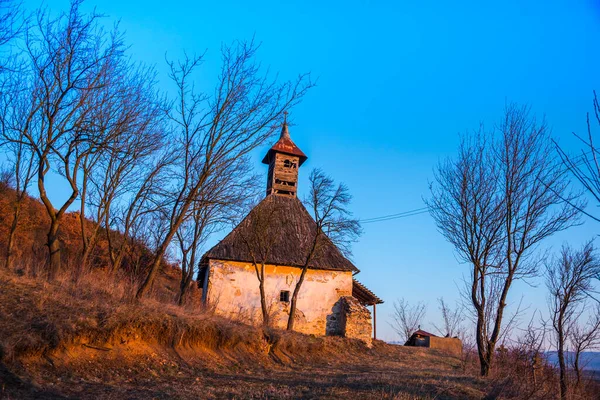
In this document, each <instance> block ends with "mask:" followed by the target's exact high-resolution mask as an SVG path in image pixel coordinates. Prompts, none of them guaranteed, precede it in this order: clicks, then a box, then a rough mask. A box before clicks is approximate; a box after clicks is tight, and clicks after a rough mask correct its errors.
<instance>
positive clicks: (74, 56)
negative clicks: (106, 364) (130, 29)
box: [5, 0, 130, 279]
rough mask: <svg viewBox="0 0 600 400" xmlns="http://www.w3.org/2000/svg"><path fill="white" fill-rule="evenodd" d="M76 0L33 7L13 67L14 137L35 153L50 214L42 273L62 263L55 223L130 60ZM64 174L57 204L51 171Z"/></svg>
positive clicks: (116, 38) (100, 145) (96, 144)
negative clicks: (54, 9) (56, 7)
mask: <svg viewBox="0 0 600 400" xmlns="http://www.w3.org/2000/svg"><path fill="white" fill-rule="evenodd" d="M80 5H81V1H78V0H75V1H73V2H72V3H71V8H70V10H69V11H68V12H67V13H62V14H60V15H59V16H58V17H56V18H52V17H50V16H49V15H48V14H47V13H46V12H45V11H39V12H38V13H37V15H36V16H35V23H34V24H33V26H32V27H31V28H30V29H29V30H27V32H26V35H25V40H24V43H25V55H24V57H25V58H26V60H27V63H28V65H29V68H28V69H26V70H24V71H19V76H18V79H19V81H20V82H21V86H20V88H19V90H18V92H17V93H18V95H19V96H23V99H24V100H23V103H24V104H27V105H28V108H27V110H26V111H25V112H24V114H23V117H22V118H21V121H22V125H21V126H20V127H18V128H17V129H16V131H18V132H20V133H21V134H22V138H21V137H15V136H10V137H7V138H5V139H7V140H8V141H9V142H13V143H23V144H24V145H26V146H27V147H28V148H29V149H30V151H31V152H33V153H34V157H35V170H36V176H37V189H38V192H39V196H40V199H41V200H42V203H43V204H44V206H45V208H46V211H47V213H48V216H49V219H50V226H49V231H48V240H47V246H48V250H49V263H48V278H49V279H53V278H54V277H55V275H56V273H57V271H59V270H60V266H61V257H60V248H61V246H60V243H59V236H58V231H59V227H60V224H61V221H62V219H63V216H64V214H65V212H66V211H67V209H68V208H69V207H70V206H71V205H72V204H73V202H74V201H75V200H76V198H77V196H78V195H79V190H80V188H79V185H80V173H81V167H82V163H83V160H84V159H85V158H86V157H88V156H89V155H91V154H96V153H98V152H101V151H104V150H105V148H106V146H107V145H108V144H109V143H110V140H109V138H108V137H107V134H109V133H110V130H108V131H107V130H106V129H103V128H105V127H103V126H98V125H97V122H98V121H99V116H100V114H101V113H102V112H104V111H105V110H106V109H111V108H112V107H111V105H113V104H114V102H115V101H117V102H118V99H121V98H122V97H123V96H124V95H126V93H122V87H120V86H119V85H117V83H118V82H120V80H121V78H122V77H123V76H124V74H125V72H126V71H127V70H128V69H129V67H130V64H129V63H128V61H127V59H126V58H125V57H124V46H123V43H122V38H121V36H120V35H119V34H118V32H116V31H115V32H110V33H108V32H106V31H104V30H103V29H102V28H101V27H100V24H99V20H98V19H99V17H100V16H99V15H98V14H95V13H92V14H90V15H85V14H83V13H81V11H80V9H79V7H80ZM51 173H54V174H58V176H61V177H62V178H64V179H65V181H66V183H67V185H68V187H69V191H68V193H67V196H66V197H67V198H66V200H65V201H64V202H60V203H59V204H55V203H54V202H53V201H52V200H51V199H50V197H49V196H48V193H47V187H46V180H47V178H48V176H49V174H51Z"/></svg>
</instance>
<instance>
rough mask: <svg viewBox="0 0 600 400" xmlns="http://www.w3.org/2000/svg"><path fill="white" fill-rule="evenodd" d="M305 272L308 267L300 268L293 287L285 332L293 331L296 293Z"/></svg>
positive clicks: (296, 300)
mask: <svg viewBox="0 0 600 400" xmlns="http://www.w3.org/2000/svg"><path fill="white" fill-rule="evenodd" d="M306 271H308V265H306V266H305V267H304V268H302V273H301V274H300V279H298V282H297V283H296V286H295V287H294V293H293V294H292V300H291V302H290V316H289V318H288V323H287V330H288V331H293V330H294V321H295V319H296V308H297V302H298V293H300V288H301V287H302V283H303V282H304V277H305V276H306Z"/></svg>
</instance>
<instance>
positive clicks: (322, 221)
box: [287, 169, 361, 331]
mask: <svg viewBox="0 0 600 400" xmlns="http://www.w3.org/2000/svg"><path fill="white" fill-rule="evenodd" d="M309 181H310V193H309V195H308V197H307V199H306V203H307V206H308V209H309V210H310V211H311V212H312V214H313V218H314V220H315V223H316V225H315V227H314V230H313V231H312V237H310V238H308V243H310V245H309V251H308V253H307V254H306V259H305V262H304V265H303V266H302V272H301V273H300V277H299V278H298V281H297V282H296V285H295V286H294V291H293V292H292V298H291V301H290V314H289V317H288V323H287V329H288V330H290V331H291V330H293V329H294V320H295V317H296V309H297V301H298V293H299V292H300V288H301V287H302V283H303V282H304V278H305V276H306V272H307V271H308V268H309V267H310V266H311V265H313V263H314V262H315V261H317V260H318V259H319V258H320V257H322V250H323V247H324V245H326V244H327V243H329V242H331V243H333V244H334V245H335V246H337V247H338V248H339V249H340V250H341V251H342V253H344V254H345V255H347V256H349V255H350V254H351V249H350V245H351V244H352V243H353V242H355V241H356V239H357V238H358V236H359V235H360V234H361V227H360V223H359V222H358V220H357V219H355V218H353V217H352V214H351V213H350V211H349V210H348V205H349V204H350V201H351V200H352V196H351V195H350V193H349V191H348V188H347V187H346V186H345V185H344V184H339V185H338V186H335V184H334V182H333V180H332V179H331V178H330V177H328V176H327V175H325V174H324V173H323V171H321V170H320V169H314V170H313V171H311V173H310V176H309Z"/></svg>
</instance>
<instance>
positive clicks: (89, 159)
mask: <svg viewBox="0 0 600 400" xmlns="http://www.w3.org/2000/svg"><path fill="white" fill-rule="evenodd" d="M155 83H156V82H155V79H154V71H153V70H151V69H147V68H132V69H131V70H129V71H125V75H124V76H122V77H120V79H118V82H117V83H116V84H115V85H114V86H117V85H118V87H113V88H111V92H112V93H111V95H112V100H111V101H110V102H109V101H103V102H102V103H103V104H105V105H106V107H105V109H99V110H98V111H99V112H97V113H96V117H95V124H96V126H97V127H98V128H99V129H101V130H104V131H105V132H106V133H105V134H104V137H105V138H106V139H107V143H105V150H104V151H102V152H95V153H89V154H86V156H85V157H84V158H83V160H82V163H81V189H80V200H81V203H80V213H79V216H80V225H81V234H82V241H83V243H82V244H83V251H82V259H81V266H80V267H81V268H82V269H85V268H86V266H87V264H88V260H89V257H90V255H91V253H92V251H93V249H94V248H95V245H96V243H97V240H98V238H99V233H100V230H101V228H102V227H104V229H106V230H110V229H111V226H110V224H108V225H107V224H106V221H110V220H111V216H112V211H113V208H114V202H115V201H117V200H118V199H119V198H120V197H122V196H129V195H131V193H130V192H129V190H130V189H131V182H132V181H135V180H137V179H139V178H138V175H139V174H143V169H144V168H145V166H146V165H147V162H146V161H147V160H148V159H151V158H152V157H154V156H155V155H156V154H157V153H158V152H159V151H160V150H161V148H162V146H163V136H164V133H165V132H164V124H163V119H164V104H162V101H161V99H160V97H159V96H158V95H157V94H156V92H155V90H154V85H155ZM86 206H89V207H90V208H91V209H92V211H94V213H93V214H92V215H91V216H90V217H91V219H92V220H94V221H95V222H96V223H95V224H93V225H91V227H90V232H88V230H87V229H86V225H87V224H86V223H85V219H86V212H85V210H86Z"/></svg>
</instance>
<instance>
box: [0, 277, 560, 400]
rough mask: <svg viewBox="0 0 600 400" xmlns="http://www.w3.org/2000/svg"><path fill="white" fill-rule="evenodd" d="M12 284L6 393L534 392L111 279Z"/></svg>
mask: <svg viewBox="0 0 600 400" xmlns="http://www.w3.org/2000/svg"><path fill="white" fill-rule="evenodd" d="M98 273H100V272H98ZM0 287H2V290H1V291H0V327H2V329H0V350H1V351H0V354H1V358H0V382H1V384H0V398H3V399H22V398H56V399H58V398H60V399H64V398H97V399H122V398H129V399H137V398H144V399H145V398H157V399H170V398H346V399H347V398H357V399H358V398H360V399H381V398H393V399H416V398H426V399H427V398H431V399H433V398H435V399H481V398H524V396H522V395H523V394H524V392H522V391H523V390H525V386H523V384H522V382H520V381H519V380H518V377H517V376H516V375H514V376H510V375H506V374H505V375H504V376H503V377H502V378H499V377H498V378H492V379H488V380H482V379H480V378H477V377H476V366H475V365H474V364H473V363H472V361H470V360H465V359H459V358H456V357H451V356H447V355H444V354H441V353H436V352H434V351H429V350H428V349H418V348H407V347H402V346H397V345H390V344H386V343H383V342H380V341H376V342H375V344H374V347H373V348H371V349H368V348H366V347H365V346H364V345H363V344H362V342H359V341H353V340H348V339H343V338H333V337H313V336H306V335H301V334H295V333H288V332H283V331H277V330H263V329H260V328H256V327H250V326H246V325H243V324H241V323H235V322H232V321H228V320H223V319H220V318H217V317H215V316H212V315H211V314H210V312H208V311H205V310H199V309H198V308H197V307H194V308H181V307H176V306H170V305H166V304H164V303H158V302H156V301H154V300H148V301H145V302H143V303H141V304H139V303H134V302H132V301H129V300H128V295H127V294H126V293H127V288H126V287H125V286H124V285H123V284H122V283H110V281H108V280H106V279H103V277H102V276H101V275H95V274H91V275H88V276H86V278H85V279H83V280H81V281H80V282H78V283H77V285H75V284H73V283H71V282H70V281H68V280H67V281H63V282H55V283H52V284H49V283H45V282H40V281H39V280H33V279H30V278H25V277H20V276H17V275H14V274H11V273H6V272H1V273H0ZM545 390H546V389H539V388H538V389H536V390H535V391H534V393H529V392H530V391H528V393H527V394H528V398H548V397H546V396H547V395H548V393H549V392H547V391H545ZM499 396H500V397H499Z"/></svg>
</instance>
